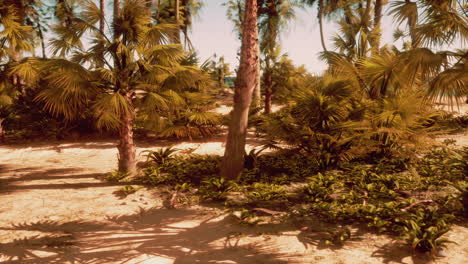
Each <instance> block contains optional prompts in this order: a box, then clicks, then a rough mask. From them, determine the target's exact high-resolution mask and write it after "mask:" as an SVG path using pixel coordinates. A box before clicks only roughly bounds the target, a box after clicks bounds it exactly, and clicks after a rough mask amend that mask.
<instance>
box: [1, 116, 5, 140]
mask: <svg viewBox="0 0 468 264" xmlns="http://www.w3.org/2000/svg"><path fill="white" fill-rule="evenodd" d="M4 120H5V119H4V118H0V144H3V143H5V131H4V130H3V121H4Z"/></svg>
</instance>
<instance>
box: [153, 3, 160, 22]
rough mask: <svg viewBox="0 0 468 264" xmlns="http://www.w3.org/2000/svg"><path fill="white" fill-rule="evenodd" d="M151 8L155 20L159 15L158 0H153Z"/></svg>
mask: <svg viewBox="0 0 468 264" xmlns="http://www.w3.org/2000/svg"><path fill="white" fill-rule="evenodd" d="M153 10H154V13H153V17H154V19H156V20H157V19H158V17H159V0H153Z"/></svg>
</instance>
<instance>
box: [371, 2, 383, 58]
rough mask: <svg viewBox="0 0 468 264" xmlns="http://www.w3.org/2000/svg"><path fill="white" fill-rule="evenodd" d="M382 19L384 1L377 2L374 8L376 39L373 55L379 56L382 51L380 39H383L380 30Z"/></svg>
mask: <svg viewBox="0 0 468 264" xmlns="http://www.w3.org/2000/svg"><path fill="white" fill-rule="evenodd" d="M381 19H382V0H375V8H374V30H373V31H374V33H375V36H374V37H375V39H374V43H373V47H372V51H373V52H372V53H373V54H379V50H380V38H381V37H382V33H381V29H380V20H381Z"/></svg>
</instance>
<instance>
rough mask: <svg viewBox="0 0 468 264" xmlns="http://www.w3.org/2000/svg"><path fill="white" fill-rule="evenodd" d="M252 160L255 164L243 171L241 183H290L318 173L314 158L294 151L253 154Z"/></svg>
mask: <svg viewBox="0 0 468 264" xmlns="http://www.w3.org/2000/svg"><path fill="white" fill-rule="evenodd" d="M257 154H258V153H257ZM250 162H251V163H252V164H255V166H250V167H253V168H252V169H245V170H244V171H243V173H242V174H241V176H240V179H239V181H240V182H241V183H244V184H252V183H255V182H264V183H274V184H288V183H290V182H295V181H296V182H297V181H301V180H304V179H305V178H306V177H308V176H309V175H311V174H315V173H317V165H316V163H315V162H314V161H313V160H310V159H307V158H306V157H304V156H303V155H301V154H299V153H295V152H292V151H291V152H281V153H274V154H264V155H255V157H253V156H251V157H250Z"/></svg>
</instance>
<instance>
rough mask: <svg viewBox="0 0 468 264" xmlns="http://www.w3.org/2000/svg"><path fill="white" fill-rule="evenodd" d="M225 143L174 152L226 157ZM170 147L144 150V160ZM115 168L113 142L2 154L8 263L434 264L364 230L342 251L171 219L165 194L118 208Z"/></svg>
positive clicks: (141, 195)
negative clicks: (107, 177)
mask: <svg viewBox="0 0 468 264" xmlns="http://www.w3.org/2000/svg"><path fill="white" fill-rule="evenodd" d="M222 141H223V139H222V138H218V139H216V138H215V139H212V140H210V141H208V142H186V143H179V144H177V145H176V147H177V148H181V149H186V150H187V149H188V150H189V151H192V152H193V153H212V154H222V151H223V146H222ZM249 143H250V145H251V146H255V144H257V143H258V142H256V141H255V139H253V138H251V139H250V140H249ZM167 145H170V142H166V143H163V144H162V145H157V146H156V145H151V144H149V143H145V144H141V145H140V146H139V147H138V153H140V152H141V151H142V150H144V149H148V148H150V146H151V149H156V148H158V147H161V146H167ZM116 159H117V150H116V148H115V142H109V141H103V142H75V143H57V144H36V145H32V146H31V145H29V146H2V147H0V164H1V165H0V181H1V183H0V263H18V264H19V263H145V264H148V263H151V264H166V263H168V264H178V263H187V264H189V263H239V264H240V263H242V264H244V263H252V264H253V263H327V264H328V263H329V264H332V263H344V264H353V263H356V264H371V263H372V264H374V263H375V264H377V263H415V264H417V263H431V262H430V259H429V258H428V257H427V256H425V255H421V254H415V253H414V252H412V251H411V250H409V248H408V247H407V246H406V245H404V244H403V243H401V242H399V241H394V240H392V239H391V238H389V237H387V236H384V235H376V234H372V233H368V232H367V231H366V229H365V228H363V227H354V228H353V232H354V235H353V237H354V238H353V239H351V241H348V242H347V243H346V244H345V246H344V247H343V248H338V247H331V246H327V245H325V243H324V236H325V234H326V232H324V230H327V226H324V225H323V224H319V223H315V222H313V221H312V222H311V220H310V219H309V220H305V219H291V221H289V222H288V223H282V224H279V223H278V224H265V225H259V226H255V227H248V226H242V225H240V224H239V223H238V221H237V220H236V219H235V217H233V216H230V215H229V214H228V213H227V212H225V211H224V210H223V209H221V208H216V207H213V206H209V205H204V206H192V207H186V208H179V209H175V210H168V209H163V208H162V206H161V205H162V200H163V197H162V194H161V192H160V191H158V190H157V189H152V190H146V189H140V190H139V191H138V192H137V193H135V194H132V195H129V196H127V197H126V198H124V199H119V198H118V197H116V196H115V195H114V194H113V192H114V191H116V190H117V189H119V188H120V187H121V185H125V184H128V183H117V184H111V183H107V182H104V181H102V177H103V175H104V174H105V173H107V172H109V171H112V170H113V169H114V168H115V166H116ZM304 227H308V229H307V230H306V231H301V230H304V229H305V228H304ZM467 230H468V229H467V228H466V227H461V226H455V227H454V229H453V230H452V231H451V232H450V233H448V237H449V238H450V239H451V240H454V241H456V242H457V243H458V245H457V244H450V245H449V249H448V250H447V251H446V254H447V257H444V258H441V259H440V260H437V262H436V263H447V264H462V263H466V259H467V256H468V245H467V243H465V242H466V238H467V237H468V231H467Z"/></svg>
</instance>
